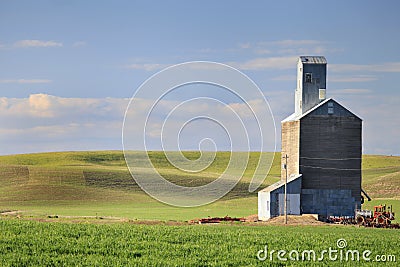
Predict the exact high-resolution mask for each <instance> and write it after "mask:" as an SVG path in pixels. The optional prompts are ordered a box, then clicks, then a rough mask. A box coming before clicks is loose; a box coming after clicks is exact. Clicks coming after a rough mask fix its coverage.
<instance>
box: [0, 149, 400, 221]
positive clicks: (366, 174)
mask: <svg viewBox="0 0 400 267" xmlns="http://www.w3.org/2000/svg"><path fill="white" fill-rule="evenodd" d="M149 156H150V158H151V160H152V163H153V164H154V166H155V167H156V168H157V170H158V171H159V172H160V174H162V175H163V176H164V177H165V178H166V179H168V180H170V181H171V182H174V183H176V184H180V185H186V186H198V185H203V184H207V183H209V182H211V181H213V180H214V179H216V178H217V177H218V176H219V174H220V173H221V172H222V171H223V170H224V169H225V168H226V166H227V164H228V162H229V157H230V152H219V153H217V156H216V160H215V161H214V163H213V164H211V165H210V166H209V167H208V168H207V169H205V170H204V171H202V172H200V173H197V174H191V175H188V174H187V173H185V172H182V171H180V170H178V169H176V168H175V167H174V166H172V165H171V164H169V162H168V161H167V159H166V158H165V156H164V154H163V153H160V152H150V154H149ZM185 156H186V157H187V158H190V159H197V158H198V157H199V156H200V154H199V153H198V152H185ZM141 157H143V156H141V155H139V154H138V155H137V160H138V162H140V161H141V160H144V158H141ZM258 157H259V153H257V152H252V153H251V154H250V159H249V164H248V166H247V169H246V171H245V173H244V177H243V178H242V179H241V181H240V182H239V183H238V185H237V186H236V187H235V188H234V189H233V190H232V192H230V193H229V194H227V195H226V196H225V197H223V198H222V199H221V200H220V201H217V202H215V203H213V204H210V205H206V206H203V207H198V208H176V207H171V206H168V205H164V204H161V203H159V202H157V201H155V200H154V199H152V198H151V197H149V196H147V195H146V194H145V193H144V192H143V191H142V190H141V189H140V188H139V187H138V186H137V185H136V183H135V181H134V180H133V179H132V178H131V176H130V174H129V172H128V170H127V167H126V164H125V160H124V156H123V154H122V152H121V151H95V152H54V153H39V154H25V155H10V156H0V210H22V211H25V213H26V214H30V215H38V216H42V215H48V214H58V215H75V216H77V215H78V216H79V215H81V216H87V215H91V216H95V215H99V216H100V215H101V216H118V217H128V218H137V219H161V220H166V219H174V220H189V219H192V218H198V217H207V216H224V215H230V216H246V215H250V214H255V213H257V194H256V193H249V192H248V190H247V189H248V184H249V181H250V178H251V177H252V174H253V172H254V168H255V166H256V165H257V162H258ZM280 158H281V157H280V154H279V153H277V154H276V155H275V159H274V163H273V166H272V168H271V171H270V173H269V175H268V177H267V179H266V180H265V182H264V184H263V185H262V186H263V187H265V186H267V185H269V184H272V183H274V182H276V181H277V180H278V179H279V176H280ZM135 160H136V158H135ZM363 188H364V189H365V190H366V191H367V192H368V193H369V194H370V196H371V197H373V198H374V199H377V198H378V199H392V200H393V203H394V205H395V210H397V208H396V207H397V206H399V207H398V208H399V209H400V205H398V203H399V199H400V157H388V156H364V160H363ZM376 201H381V200H376ZM368 204H371V203H368Z"/></svg>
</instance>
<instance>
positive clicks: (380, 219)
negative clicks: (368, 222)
mask: <svg viewBox="0 0 400 267" xmlns="http://www.w3.org/2000/svg"><path fill="white" fill-rule="evenodd" d="M377 221H378V224H381V225H382V224H385V217H384V216H379V217H378V220H377Z"/></svg>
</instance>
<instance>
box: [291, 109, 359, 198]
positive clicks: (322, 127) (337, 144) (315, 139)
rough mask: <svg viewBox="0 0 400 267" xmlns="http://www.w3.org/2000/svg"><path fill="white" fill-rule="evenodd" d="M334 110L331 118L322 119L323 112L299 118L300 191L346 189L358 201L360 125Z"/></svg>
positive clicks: (327, 116)
mask: <svg viewBox="0 0 400 267" xmlns="http://www.w3.org/2000/svg"><path fill="white" fill-rule="evenodd" d="M335 104H336V103H335ZM335 106H336V105H335ZM321 108H322V107H321ZM323 109H324V108H322V110H323ZM335 109H336V113H335V114H332V115H322V114H324V113H325V112H321V110H319V111H318V110H317V111H316V112H314V113H311V114H309V115H307V116H305V117H303V118H301V121H300V157H299V162H300V163H299V165H300V166H299V169H300V173H302V174H303V185H302V188H303V189H350V190H351V191H352V196H353V197H354V198H355V200H356V201H360V195H361V153H362V151H361V150H362V144H361V142H362V141H361V140H362V137H361V126H362V121H361V120H360V119H359V118H357V117H355V116H354V115H353V114H352V113H350V112H347V113H346V112H343V111H342V110H340V109H339V108H338V107H337V106H336V107H335ZM325 114H326V113H325ZM287 131H289V130H287Z"/></svg>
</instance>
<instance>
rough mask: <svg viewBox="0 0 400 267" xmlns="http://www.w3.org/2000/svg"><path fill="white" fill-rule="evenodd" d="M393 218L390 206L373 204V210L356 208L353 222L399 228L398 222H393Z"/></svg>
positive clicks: (367, 225) (378, 226)
mask: <svg viewBox="0 0 400 267" xmlns="http://www.w3.org/2000/svg"><path fill="white" fill-rule="evenodd" d="M394 219H395V217H394V212H393V208H392V206H386V205H379V206H374V210H373V211H371V210H356V212H355V223H357V224H358V225H362V226H366V227H377V228H397V229H398V228H400V226H399V224H393V223H392V221H393V220H394Z"/></svg>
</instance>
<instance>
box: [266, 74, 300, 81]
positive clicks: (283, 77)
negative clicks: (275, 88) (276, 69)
mask: <svg viewBox="0 0 400 267" xmlns="http://www.w3.org/2000/svg"><path fill="white" fill-rule="evenodd" d="M271 80H273V81H295V80H296V75H280V76H277V77H274V78H272V79H271Z"/></svg>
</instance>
